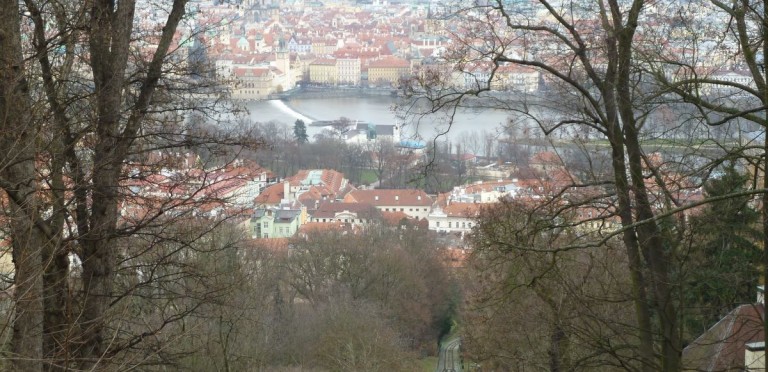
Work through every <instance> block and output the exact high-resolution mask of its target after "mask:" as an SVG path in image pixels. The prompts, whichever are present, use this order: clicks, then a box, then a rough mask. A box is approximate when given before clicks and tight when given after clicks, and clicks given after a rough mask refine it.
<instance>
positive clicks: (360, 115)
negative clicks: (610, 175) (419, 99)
mask: <svg viewBox="0 0 768 372" xmlns="http://www.w3.org/2000/svg"><path fill="white" fill-rule="evenodd" d="M396 105H397V98H396V97H390V96H375V95H368V96H360V97H316V96H314V97H302V96H301V95H297V96H293V97H291V98H290V99H289V100H288V101H281V100H267V101H253V102H247V103H246V104H245V106H246V108H247V109H248V112H249V115H250V118H251V120H253V121H255V122H268V121H278V122H283V123H286V124H289V125H293V123H294V122H295V121H296V119H301V120H304V122H306V123H308V124H309V123H311V122H313V121H316V120H335V119H339V118H340V117H346V118H349V119H351V120H352V121H355V120H359V121H363V122H368V123H373V124H397V123H404V124H405V125H404V127H403V131H402V132H403V136H404V137H409V138H420V139H433V138H435V136H437V135H438V134H439V133H442V132H445V131H447V129H448V125H447V124H448V123H449V120H448V118H447V117H446V113H437V114H431V115H428V116H417V115H407V114H406V115H403V116H402V117H400V115H399V114H398V111H396V109H395V108H396ZM509 114H510V113H509V112H507V111H503V110H498V109H490V108H487V109H460V110H459V111H458V112H457V113H456V115H455V117H454V121H453V125H452V127H451V128H450V131H448V133H447V134H446V137H447V138H448V139H449V140H452V141H455V140H458V139H460V138H462V137H465V136H467V135H469V134H470V133H472V132H477V133H482V132H489V133H496V132H497V131H498V130H500V128H501V125H502V123H504V122H506V121H507V120H508V117H509ZM307 129H308V134H309V135H310V137H312V136H314V135H315V134H317V133H319V132H320V131H322V129H323V128H321V127H313V126H309V127H308V128H307Z"/></svg>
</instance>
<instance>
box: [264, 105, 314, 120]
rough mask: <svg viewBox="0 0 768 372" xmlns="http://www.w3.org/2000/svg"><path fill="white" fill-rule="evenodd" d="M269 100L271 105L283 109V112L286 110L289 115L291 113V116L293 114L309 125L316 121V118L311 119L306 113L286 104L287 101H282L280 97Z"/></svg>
mask: <svg viewBox="0 0 768 372" xmlns="http://www.w3.org/2000/svg"><path fill="white" fill-rule="evenodd" d="M267 102H269V104H270V105H272V106H274V107H275V108H277V109H278V110H280V111H282V112H284V113H286V114H288V115H291V116H293V117H294V118H296V119H300V120H302V121H304V123H305V124H307V125H309V124H311V123H312V122H314V121H315V120H314V119H311V118H309V117H307V116H306V115H303V114H302V113H300V112H296V111H295V110H294V109H292V108H290V107H289V106H288V105H286V104H285V102H283V101H281V100H279V99H271V100H269V101H267Z"/></svg>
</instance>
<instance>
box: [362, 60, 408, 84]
mask: <svg viewBox="0 0 768 372" xmlns="http://www.w3.org/2000/svg"><path fill="white" fill-rule="evenodd" d="M410 71H411V69H410V64H409V63H408V61H406V60H405V59H402V58H398V57H395V56H384V57H382V58H379V59H376V60H373V61H370V62H369V63H368V83H369V84H370V85H371V86H386V85H390V86H398V85H399V82H400V79H401V78H402V77H403V76H407V75H408V74H410Z"/></svg>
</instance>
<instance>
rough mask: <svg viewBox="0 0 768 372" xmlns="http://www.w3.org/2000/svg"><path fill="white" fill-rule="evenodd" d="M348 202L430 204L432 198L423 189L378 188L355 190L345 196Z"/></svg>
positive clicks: (405, 204) (393, 204)
mask: <svg viewBox="0 0 768 372" xmlns="http://www.w3.org/2000/svg"><path fill="white" fill-rule="evenodd" d="M344 201H345V202H347V203H368V204H371V205H375V206H377V207H378V206H384V205H391V206H410V205H418V206H430V205H432V199H431V198H430V197H429V195H427V193H425V192H424V191H423V190H416V189H390V190H387V189H376V190H354V191H352V192H350V193H349V194H347V196H346V197H345V198H344Z"/></svg>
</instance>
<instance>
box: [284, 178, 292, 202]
mask: <svg viewBox="0 0 768 372" xmlns="http://www.w3.org/2000/svg"><path fill="white" fill-rule="evenodd" d="M283 199H285V200H291V183H290V182H288V181H283Z"/></svg>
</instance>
